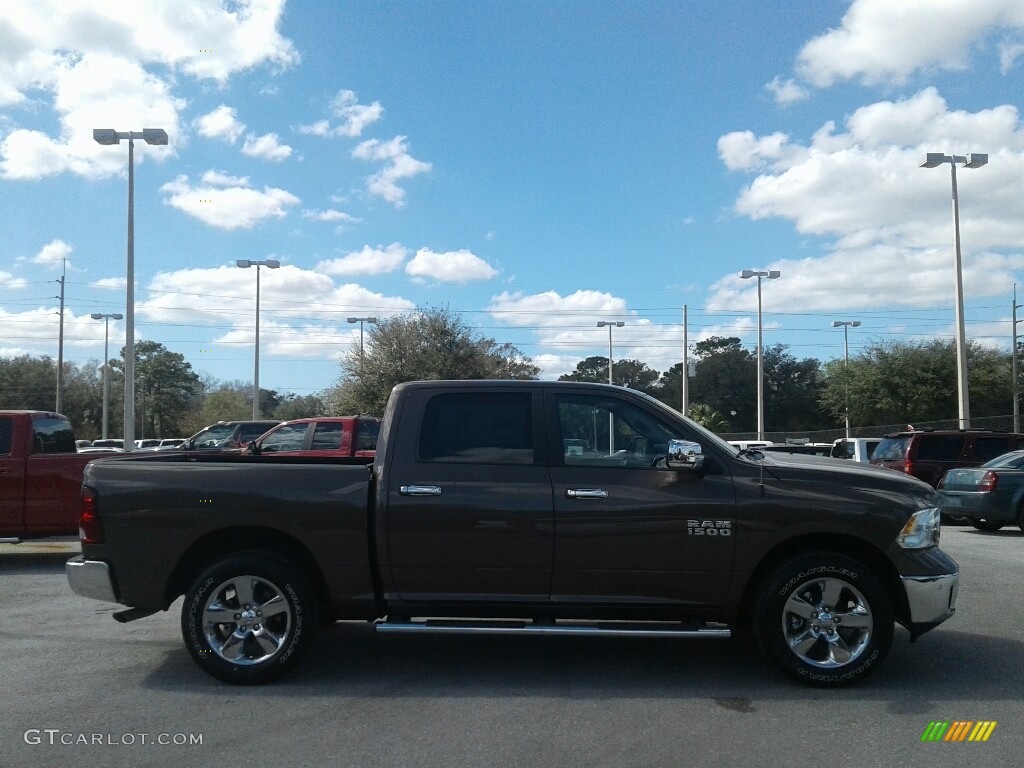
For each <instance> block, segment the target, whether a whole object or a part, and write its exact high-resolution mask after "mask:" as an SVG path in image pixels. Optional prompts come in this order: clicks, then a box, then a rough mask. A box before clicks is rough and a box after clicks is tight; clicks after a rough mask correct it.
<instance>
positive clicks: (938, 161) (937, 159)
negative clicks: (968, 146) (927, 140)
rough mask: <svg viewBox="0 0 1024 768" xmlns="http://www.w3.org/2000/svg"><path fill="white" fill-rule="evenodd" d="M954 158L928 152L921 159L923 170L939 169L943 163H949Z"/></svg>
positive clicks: (940, 153)
mask: <svg viewBox="0 0 1024 768" xmlns="http://www.w3.org/2000/svg"><path fill="white" fill-rule="evenodd" d="M951 159H952V158H951V157H950V156H949V155H944V154H943V153H942V152H926V153H925V154H924V156H923V157H922V158H921V164H920V166H919V167H921V168H938V167H939V166H940V165H942V164H943V163H947V162H949V161H950V160H951Z"/></svg>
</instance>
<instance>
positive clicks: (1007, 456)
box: [982, 451, 1024, 469]
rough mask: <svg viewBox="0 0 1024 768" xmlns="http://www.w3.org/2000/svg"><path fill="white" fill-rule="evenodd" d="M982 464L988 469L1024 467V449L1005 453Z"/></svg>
mask: <svg viewBox="0 0 1024 768" xmlns="http://www.w3.org/2000/svg"><path fill="white" fill-rule="evenodd" d="M982 466H983V467H985V468H986V469H997V468H998V469H1024V451H1012V452H1011V453H1004V454H1003V455H1002V456H996V458H994V459H992V461H990V462H988V463H986V464H983V465H982Z"/></svg>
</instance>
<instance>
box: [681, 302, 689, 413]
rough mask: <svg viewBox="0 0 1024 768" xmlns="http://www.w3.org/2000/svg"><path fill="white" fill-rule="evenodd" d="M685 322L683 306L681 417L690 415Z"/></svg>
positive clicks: (687, 345) (684, 306)
mask: <svg viewBox="0 0 1024 768" xmlns="http://www.w3.org/2000/svg"><path fill="white" fill-rule="evenodd" d="M687 325H688V324H687V321H686V305H685V304H683V377H682V379H681V381H680V385H679V389H680V405H681V407H680V409H679V412H680V413H682V414H683V416H688V415H689V414H690V363H689V362H688V361H687V358H686V355H687V351H688V348H689V342H688V340H687Z"/></svg>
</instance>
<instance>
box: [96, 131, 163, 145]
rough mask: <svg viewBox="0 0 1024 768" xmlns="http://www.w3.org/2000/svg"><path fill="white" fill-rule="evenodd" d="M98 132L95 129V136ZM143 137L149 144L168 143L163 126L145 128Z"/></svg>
mask: <svg viewBox="0 0 1024 768" xmlns="http://www.w3.org/2000/svg"><path fill="white" fill-rule="evenodd" d="M95 135H96V132H95V131H93V136H95ZM142 139H143V141H145V142H146V143H147V144H154V145H158V146H159V145H164V144H166V143H167V131H165V130H164V129H163V128H143V129H142Z"/></svg>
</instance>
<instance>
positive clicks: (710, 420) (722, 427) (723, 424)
mask: <svg viewBox="0 0 1024 768" xmlns="http://www.w3.org/2000/svg"><path fill="white" fill-rule="evenodd" d="M689 416H690V418H691V419H693V420H694V421H696V422H697V423H698V424H700V425H701V426H702V427H707V428H708V429H710V430H711V431H712V432H728V431H729V421H728V419H726V418H725V417H724V416H722V414H720V413H719V412H718V411H716V410H715V409H714V408H712V407H711V406H709V405H706V404H705V403H693V404H692V405H690V414H689Z"/></svg>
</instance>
